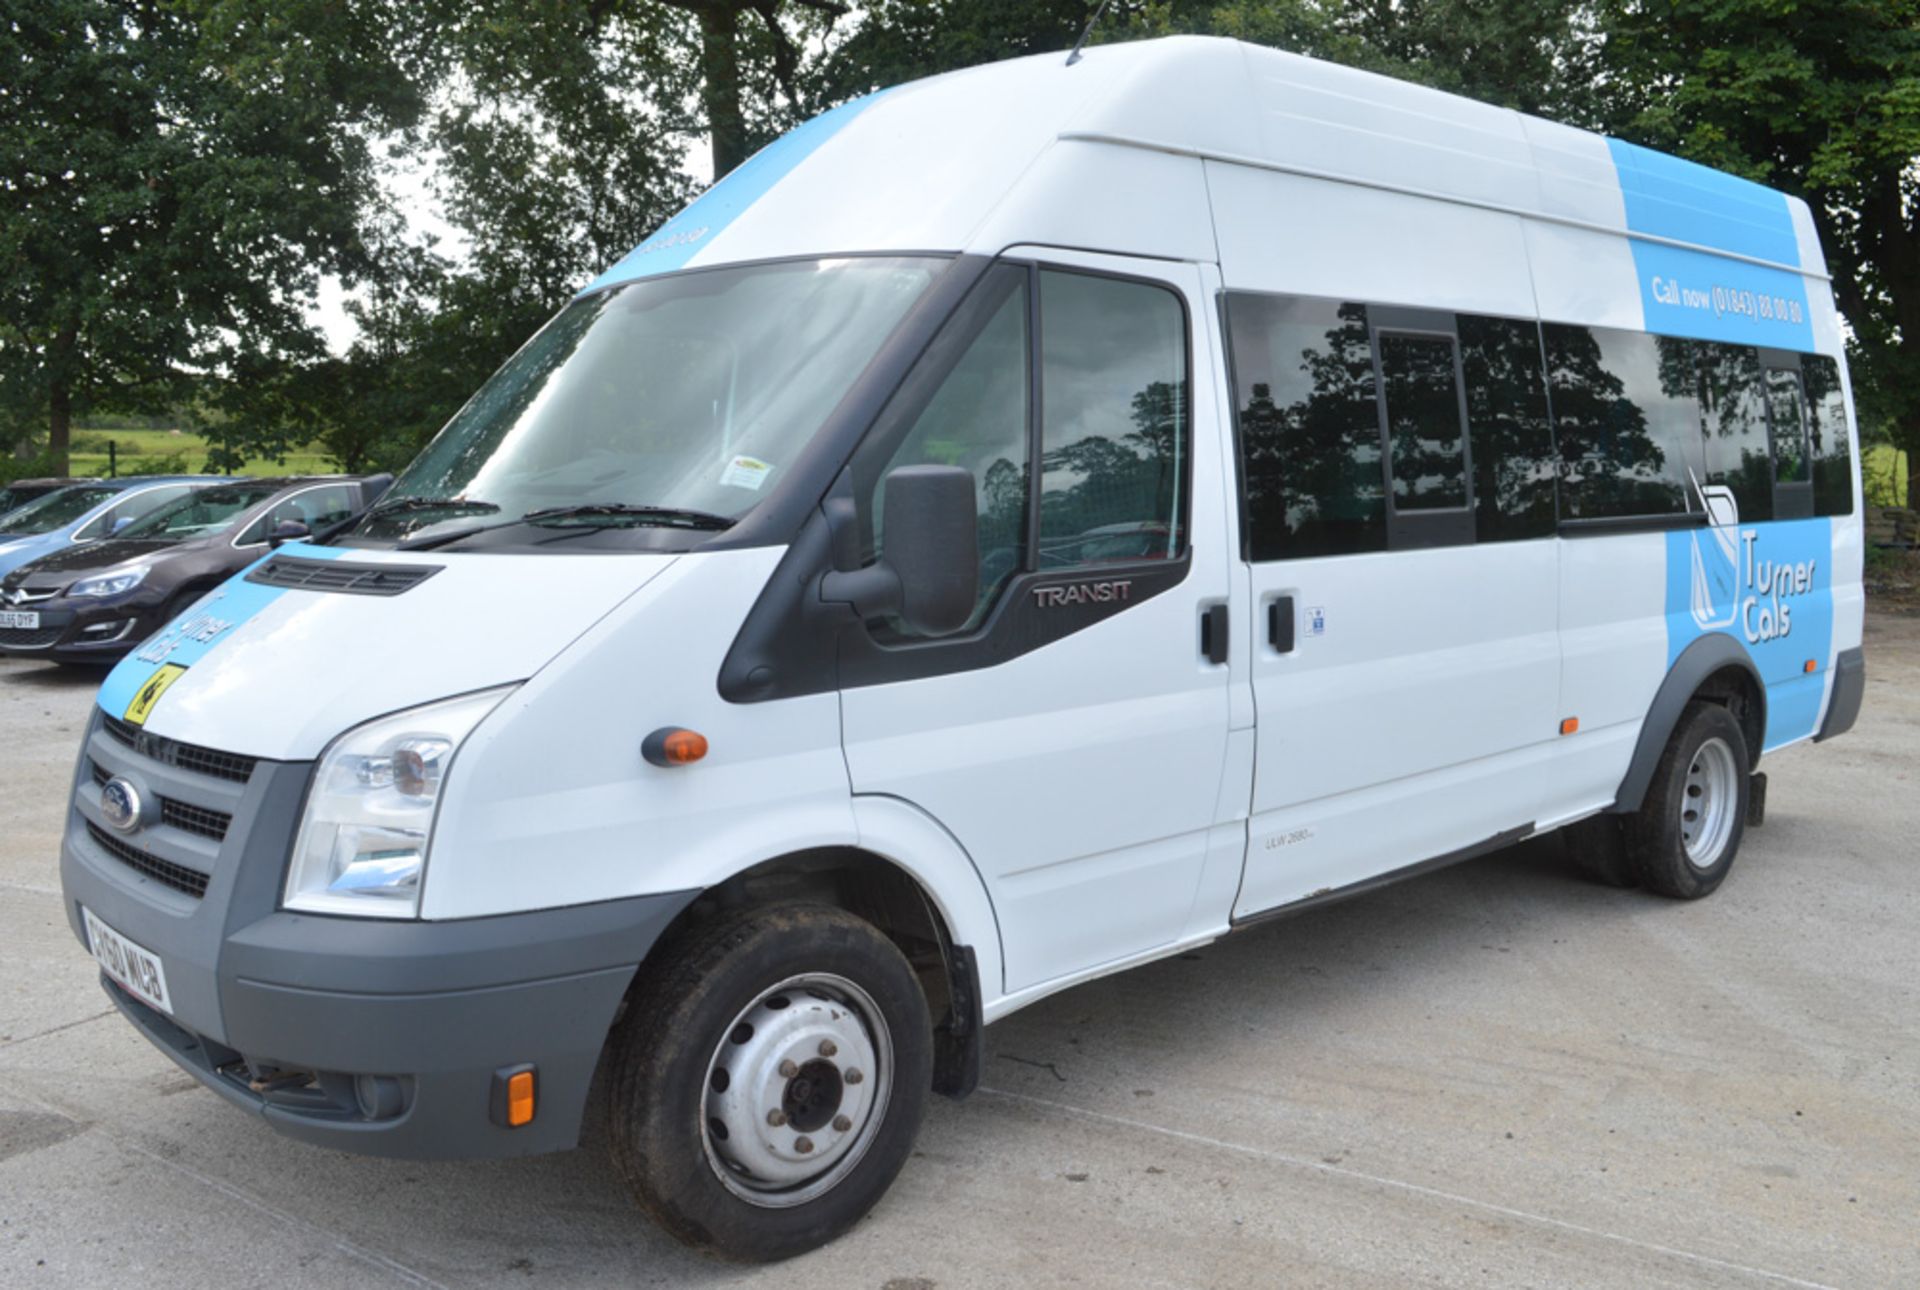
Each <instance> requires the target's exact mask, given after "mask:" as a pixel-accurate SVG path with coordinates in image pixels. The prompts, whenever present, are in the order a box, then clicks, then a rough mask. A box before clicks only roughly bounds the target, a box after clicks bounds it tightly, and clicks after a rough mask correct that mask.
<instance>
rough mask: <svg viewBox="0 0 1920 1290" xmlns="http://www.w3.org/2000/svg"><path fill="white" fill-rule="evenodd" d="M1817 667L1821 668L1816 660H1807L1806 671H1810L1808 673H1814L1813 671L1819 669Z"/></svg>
mask: <svg viewBox="0 0 1920 1290" xmlns="http://www.w3.org/2000/svg"><path fill="white" fill-rule="evenodd" d="M1817 666H1819V664H1818V663H1817V662H1816V661H1815V660H1813V659H1808V660H1807V666H1806V668H1805V670H1806V671H1808V672H1811V671H1813V670H1814V668H1815V667H1817Z"/></svg>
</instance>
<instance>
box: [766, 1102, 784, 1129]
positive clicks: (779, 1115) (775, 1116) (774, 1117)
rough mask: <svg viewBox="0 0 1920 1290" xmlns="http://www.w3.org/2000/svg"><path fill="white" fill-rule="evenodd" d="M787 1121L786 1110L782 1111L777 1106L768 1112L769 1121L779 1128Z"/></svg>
mask: <svg viewBox="0 0 1920 1290" xmlns="http://www.w3.org/2000/svg"><path fill="white" fill-rule="evenodd" d="M786 1122H787V1113H786V1112H785V1111H782V1110H781V1109H780V1108H779V1107H777V1106H776V1107H774V1108H773V1109H772V1110H771V1111H768V1112H767V1123H768V1124H771V1125H772V1126H773V1127H774V1128H776V1129H777V1128H779V1127H780V1126H781V1125H783V1124H785V1123H786Z"/></svg>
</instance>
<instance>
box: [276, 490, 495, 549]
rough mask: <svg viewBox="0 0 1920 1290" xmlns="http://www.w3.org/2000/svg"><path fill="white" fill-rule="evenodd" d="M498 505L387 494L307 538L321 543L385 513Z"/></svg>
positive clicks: (483, 509)
mask: <svg viewBox="0 0 1920 1290" xmlns="http://www.w3.org/2000/svg"><path fill="white" fill-rule="evenodd" d="M499 509H500V508H499V507H498V506H496V505H494V504H493V503H492V502H482V501H477V500H475V501H466V500H463V499H461V498H457V497H391V498H388V499H387V500H386V501H383V502H375V503H374V504H373V505H372V506H369V507H367V508H366V509H365V510H363V511H355V512H354V513H353V514H352V515H349V516H347V518H345V519H344V520H340V521H338V522H336V523H333V524H329V525H328V526H327V527H326V528H324V529H321V530H320V531H319V532H318V533H315V534H314V535H313V536H312V537H310V538H308V539H307V541H308V542H310V543H312V544H313V545H315V546H324V545H325V544H326V543H328V542H330V541H332V540H333V539H334V538H336V537H338V536H339V535H340V534H342V533H345V532H346V531H347V530H348V529H350V528H354V527H355V526H357V525H359V524H361V523H363V522H364V521H366V520H377V519H384V518H386V517H387V516H389V515H406V514H408V513H410V512H414V511H452V512H454V513H455V514H461V515H490V514H492V513H493V512H494V511H497V510H499Z"/></svg>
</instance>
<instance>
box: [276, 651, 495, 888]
mask: <svg viewBox="0 0 1920 1290" xmlns="http://www.w3.org/2000/svg"><path fill="white" fill-rule="evenodd" d="M514 689H515V687H514V686H511V685H507V686H502V687H501V688H499V689H497V690H482V691H481V692H479V693H478V694H468V695H463V696H462V697H460V698H458V699H447V700H445V701H444V702H441V703H430V704H427V705H426V706H425V707H421V708H411V709H409V710H408V711H406V712H396V713H395V714H393V715H392V716H390V717H381V718H380V719H379V720H378V721H370V722H368V723H367V724H366V725H364V726H358V727H355V728H354V729H352V730H349V731H347V733H346V734H344V735H341V736H340V737H339V738H338V739H336V740H334V741H333V743H332V744H331V745H329V746H328V748H327V750H326V751H325V752H324V753H322V754H321V755H320V765H319V767H318V768H317V769H316V770H315V771H314V776H313V790H312V792H310V793H309V794H308V795H307V809H306V814H305V815H304V817H303V818H302V819H301V821H300V836H299V837H298V838H297V839H296V840H295V841H294V844H293V864H292V866H291V867H290V868H289V869H288V870H287V889H286V898H285V900H284V901H283V903H284V904H285V906H286V907H287V908H288V909H299V910H307V911H309V912H314V913H325V914H353V915H357V916H360V917H367V918H413V917H415V916H417V915H418V914H419V912H420V882H421V878H422V877H423V876H424V870H425V868H426V861H427V846H428V843H429V842H430V841H431V840H432V837H433V815H434V811H435V809H436V808H437V807H438V806H439V803H440V788H441V785H442V784H443V783H444V782H445V781H446V774H447V767H448V766H449V764H450V763H451V762H452V761H453V755H454V754H455V753H456V752H458V751H459V749H460V745H461V743H462V742H464V741H465V739H466V737H467V736H468V735H469V734H471V733H472V732H473V728H474V727H475V726H477V725H479V724H480V722H481V720H482V719H483V718H485V716H486V715H487V714H488V713H489V712H492V711H493V710H494V709H495V708H496V707H498V706H499V705H500V701H501V700H502V699H504V698H506V697H507V695H509V694H511V693H512V692H513V690H514Z"/></svg>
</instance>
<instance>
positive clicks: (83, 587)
mask: <svg viewBox="0 0 1920 1290" xmlns="http://www.w3.org/2000/svg"><path fill="white" fill-rule="evenodd" d="M146 576H147V566H146V565H144V564H137V565H135V566H134V567H133V568H131V569H122V570H121V571H120V572H119V573H103V574H101V575H100V576H99V577H97V578H82V579H80V581H78V582H76V583H74V584H73V585H72V586H71V587H68V588H67V594H68V595H69V596H102V597H105V596H117V595H119V594H120V593H121V592H123V591H132V590H133V589H134V588H135V587H137V586H139V585H140V581H141V579H143V578H145V577H146Z"/></svg>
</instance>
